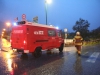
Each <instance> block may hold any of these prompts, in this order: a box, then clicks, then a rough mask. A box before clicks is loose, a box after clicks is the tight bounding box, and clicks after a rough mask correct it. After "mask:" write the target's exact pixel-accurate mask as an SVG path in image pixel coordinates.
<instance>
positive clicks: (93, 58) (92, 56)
mask: <svg viewBox="0 0 100 75" xmlns="http://www.w3.org/2000/svg"><path fill="white" fill-rule="evenodd" d="M99 54H100V53H98V52H94V53H93V54H92V55H91V56H90V57H89V58H88V60H86V62H91V63H95V61H96V59H97V57H98V56H99Z"/></svg>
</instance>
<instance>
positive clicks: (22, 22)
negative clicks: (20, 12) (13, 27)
mask: <svg viewBox="0 0 100 75" xmlns="http://www.w3.org/2000/svg"><path fill="white" fill-rule="evenodd" d="M25 23H26V21H20V22H17V23H16V24H17V25H22V24H25Z"/></svg>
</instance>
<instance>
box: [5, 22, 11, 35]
mask: <svg viewBox="0 0 100 75" xmlns="http://www.w3.org/2000/svg"><path fill="white" fill-rule="evenodd" d="M6 25H7V28H8V34H9V32H10V31H9V27H10V25H11V24H10V22H7V23H6Z"/></svg>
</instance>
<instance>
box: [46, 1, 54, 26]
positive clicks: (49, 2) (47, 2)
mask: <svg viewBox="0 0 100 75" xmlns="http://www.w3.org/2000/svg"><path fill="white" fill-rule="evenodd" d="M51 2H52V0H45V12H46V25H47V5H48V4H51Z"/></svg>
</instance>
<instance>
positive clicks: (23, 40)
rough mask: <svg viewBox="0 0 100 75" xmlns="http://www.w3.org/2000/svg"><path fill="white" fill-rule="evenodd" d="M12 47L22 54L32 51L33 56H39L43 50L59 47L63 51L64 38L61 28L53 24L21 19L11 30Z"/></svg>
mask: <svg viewBox="0 0 100 75" xmlns="http://www.w3.org/2000/svg"><path fill="white" fill-rule="evenodd" d="M10 42H11V47H12V49H13V50H16V51H17V52H19V53H22V56H24V55H27V53H32V55H33V56H35V57H39V56H41V54H42V50H48V51H49V50H51V49H54V48H58V50H59V51H60V52H62V51H63V46H64V40H63V38H62V32H61V30H59V29H57V28H56V27H53V26H48V25H43V24H38V23H32V22H26V21H20V22H17V23H16V26H13V27H12V31H11V39H10Z"/></svg>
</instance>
